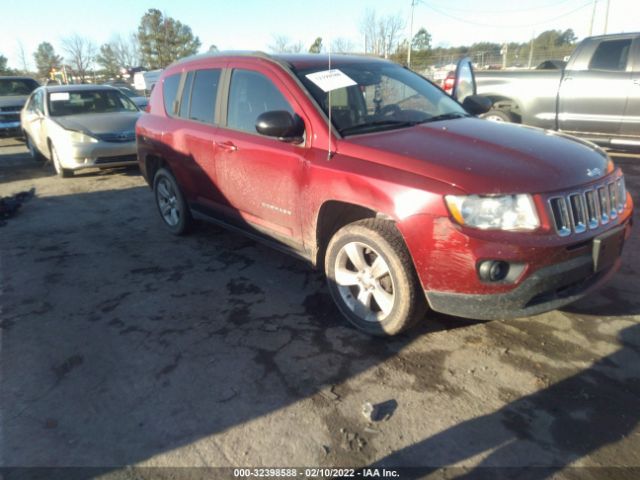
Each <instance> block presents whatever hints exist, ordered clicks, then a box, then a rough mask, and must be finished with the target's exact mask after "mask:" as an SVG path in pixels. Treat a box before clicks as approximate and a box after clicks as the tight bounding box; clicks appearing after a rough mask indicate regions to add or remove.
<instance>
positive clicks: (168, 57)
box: [0, 8, 577, 82]
mask: <svg viewBox="0 0 640 480" xmlns="http://www.w3.org/2000/svg"><path fill="white" fill-rule="evenodd" d="M406 27H407V25H406V22H405V20H404V18H403V16H402V15H401V14H400V13H396V14H391V15H386V16H385V15H382V16H381V15H378V14H377V12H376V11H375V10H371V9H368V10H366V11H365V12H364V14H363V16H362V18H361V21H360V25H359V31H360V34H361V35H362V40H363V47H361V48H360V49H357V48H356V47H355V45H354V43H353V42H352V41H351V40H350V39H347V38H343V37H338V38H334V39H333V40H332V41H331V44H330V45H329V46H328V47H329V48H330V49H331V51H332V52H334V53H365V54H369V55H375V56H380V57H384V58H390V59H392V60H394V61H396V62H398V63H406V60H407V54H408V50H409V48H411V59H412V62H411V63H412V64H411V67H412V68H414V69H417V70H421V69H425V68H427V67H429V66H432V65H442V64H446V63H448V62H449V61H450V60H453V59H457V58H460V57H461V56H471V57H472V58H473V60H474V62H475V63H476V64H479V65H481V66H484V65H492V64H495V63H497V62H501V61H502V62H504V61H507V60H508V63H509V64H516V65H518V66H530V65H526V64H527V63H530V59H531V57H532V54H533V52H535V53H536V58H546V59H561V58H562V57H563V56H564V55H568V54H569V53H570V51H571V50H572V49H573V46H574V45H575V42H576V40H577V39H576V36H575V34H574V32H573V30H572V29H567V30H564V31H561V30H547V31H545V32H542V33H541V34H539V35H538V36H537V37H536V38H534V39H532V40H531V41H530V42H524V43H515V42H512V43H508V44H498V43H491V42H477V43H474V44H472V45H470V46H457V47H435V48H434V47H433V46H432V38H431V34H430V33H429V32H428V31H427V30H426V28H424V27H420V28H418V29H417V31H416V33H415V34H414V35H412V39H411V45H409V41H408V39H407V35H406ZM412 33H413V32H412ZM61 46H62V50H63V52H62V53H63V54H64V58H63V56H62V55H60V54H58V52H56V51H55V49H54V47H53V45H51V43H49V42H42V43H40V44H39V45H38V47H37V49H36V51H35V52H34V53H33V59H34V62H35V65H36V69H37V75H38V77H40V78H42V79H45V78H49V76H50V74H51V72H52V71H60V70H61V69H64V70H65V71H66V72H67V73H68V75H71V76H74V77H76V78H77V79H78V80H79V81H80V82H86V81H87V80H89V79H90V78H91V75H95V74H96V73H97V74H99V75H100V76H101V77H106V78H111V79H116V78H119V77H122V75H123V74H124V73H125V72H127V71H130V70H131V69H133V68H142V69H145V70H153V69H159V68H164V67H166V66H167V65H169V64H171V63H172V62H174V61H176V60H178V59H180V58H183V57H185V56H189V55H193V54H195V53H197V52H198V51H199V50H200V47H201V42H200V39H199V38H198V37H197V36H196V35H194V33H193V32H192V30H191V28H190V27H189V26H188V25H185V24H183V23H181V22H180V21H179V20H176V19H174V18H172V17H169V16H166V15H164V14H163V13H162V12H161V11H160V10H157V9H153V8H152V9H149V10H148V11H147V12H146V13H145V14H144V15H143V16H142V18H141V19H140V24H139V26H138V29H137V32H135V33H131V34H129V35H126V36H121V35H116V36H114V37H113V38H112V40H111V41H110V42H108V43H105V44H103V45H100V46H99V47H98V46H97V45H96V44H95V43H94V42H93V41H92V40H91V39H89V38H86V37H82V36H80V35H77V34H72V35H70V36H68V37H65V38H63V39H62V42H61ZM20 47H21V58H22V64H23V69H22V70H15V69H10V68H8V66H7V59H6V57H4V56H3V55H1V54H0V74H17V73H23V74H28V73H29V72H27V71H26V70H27V61H26V54H25V52H24V48H22V44H20ZM268 48H269V50H270V51H272V52H274V53H300V52H304V51H307V52H309V53H320V52H323V51H326V49H327V46H325V45H324V44H323V39H322V37H317V38H316V39H315V41H314V42H313V43H312V44H311V45H310V46H309V47H305V45H304V44H303V43H302V42H300V41H295V40H291V39H290V38H289V37H287V36H285V35H274V36H273V41H272V43H271V44H270V45H269V46H268ZM217 50H218V49H217V47H216V45H211V46H210V47H209V51H217ZM96 65H97V66H98V68H97V69H96V68H94V67H95V66H96Z"/></svg>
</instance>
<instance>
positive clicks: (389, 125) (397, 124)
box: [338, 120, 419, 135]
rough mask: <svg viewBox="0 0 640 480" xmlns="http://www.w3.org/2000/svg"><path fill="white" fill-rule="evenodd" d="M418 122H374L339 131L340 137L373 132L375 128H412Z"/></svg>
mask: <svg viewBox="0 0 640 480" xmlns="http://www.w3.org/2000/svg"><path fill="white" fill-rule="evenodd" d="M418 123H419V122H407V121H400V120H376V121H375V122H367V123H360V124H358V125H352V126H351V127H345V128H342V129H340V130H338V131H339V132H340V134H341V135H345V134H349V133H358V132H362V131H367V130H374V129H375V128H376V127H383V128H402V127H412V126H414V125H417V124H418Z"/></svg>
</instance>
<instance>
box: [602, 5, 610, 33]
mask: <svg viewBox="0 0 640 480" xmlns="http://www.w3.org/2000/svg"><path fill="white" fill-rule="evenodd" d="M610 4H611V0H607V13H605V15H604V33H605V34H606V33H607V27H608V26H609V6H610Z"/></svg>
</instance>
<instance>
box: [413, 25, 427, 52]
mask: <svg viewBox="0 0 640 480" xmlns="http://www.w3.org/2000/svg"><path fill="white" fill-rule="evenodd" d="M411 46H412V48H413V49H414V50H418V51H419V52H421V51H424V50H429V49H430V48H431V34H430V33H429V32H427V30H426V29H425V28H424V27H422V28H421V29H420V30H418V33H416V34H415V35H414V36H413V41H412V42H411Z"/></svg>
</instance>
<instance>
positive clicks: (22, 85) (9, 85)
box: [0, 78, 38, 97]
mask: <svg viewBox="0 0 640 480" xmlns="http://www.w3.org/2000/svg"><path fill="white" fill-rule="evenodd" d="M36 88H38V82H36V81H35V80H31V79H30V78H2V79H0V97H11V96H18V95H29V94H30V93H31V92H33V91H34V90H35V89H36Z"/></svg>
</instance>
